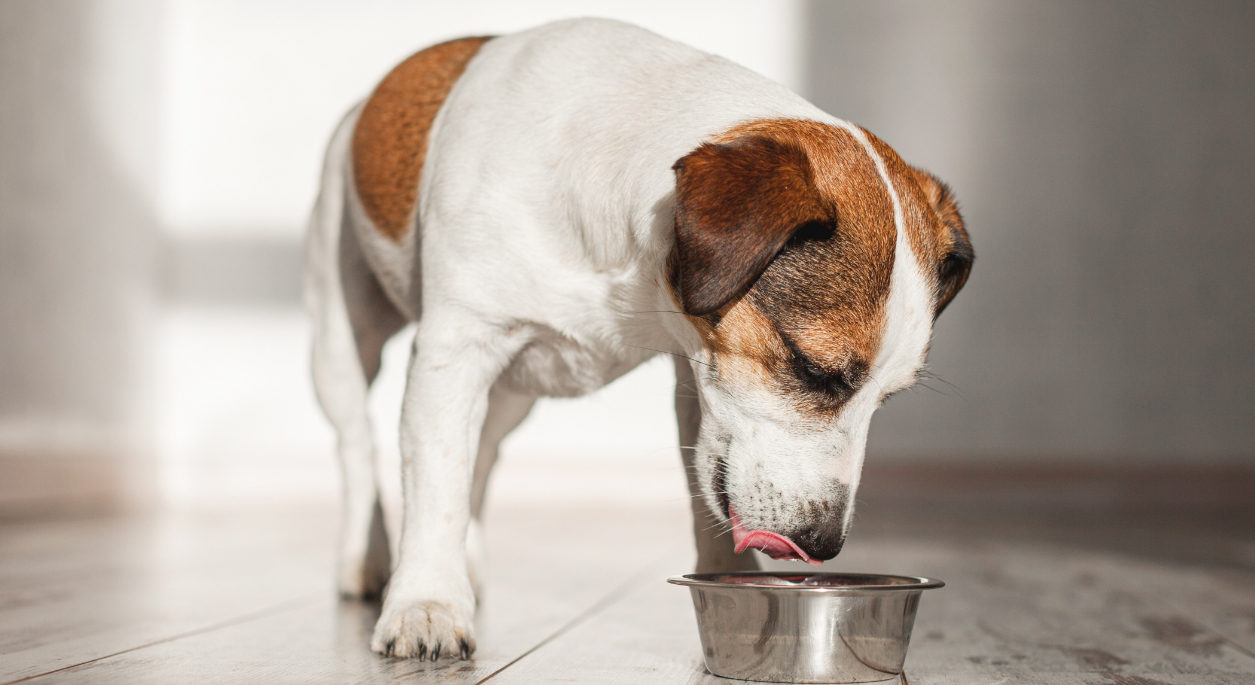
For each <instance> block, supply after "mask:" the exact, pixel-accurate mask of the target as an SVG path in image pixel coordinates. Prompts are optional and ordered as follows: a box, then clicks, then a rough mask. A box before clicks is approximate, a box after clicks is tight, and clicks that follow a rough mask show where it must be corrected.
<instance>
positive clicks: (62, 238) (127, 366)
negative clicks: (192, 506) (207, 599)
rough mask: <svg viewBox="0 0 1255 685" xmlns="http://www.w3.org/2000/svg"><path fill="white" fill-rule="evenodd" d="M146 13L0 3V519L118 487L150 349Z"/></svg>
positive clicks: (151, 95)
mask: <svg viewBox="0 0 1255 685" xmlns="http://www.w3.org/2000/svg"><path fill="white" fill-rule="evenodd" d="M158 20H159V12H158V8H157V5H156V3H154V2H150V1H117V2H115V1H109V0H96V1H82V0H80V1H74V0H4V1H3V2H0V474H2V475H0V510H3V509H4V507H6V506H7V505H10V504H13V503H14V502H19V503H20V502H25V501H38V500H40V499H41V498H44V497H46V496H48V495H49V494H52V493H63V494H64V495H65V496H66V497H67V498H72V499H73V500H74V501H75V502H77V503H81V504H83V505H84V506H95V505H96V504H99V503H101V502H102V501H103V500H109V501H113V500H114V499H116V498H117V497H118V496H119V495H125V493H126V491H127V490H128V489H130V488H131V485H132V484H133V483H132V481H131V475H130V472H129V471H128V468H129V467H128V465H129V464H130V463H131V462H133V461H134V460H135V459H137V458H138V453H137V451H136V447H137V445H142V444H145V443H146V434H145V432H144V431H145V429H146V424H147V422H148V420H149V409H150V407H149V401H150V399H149V397H148V392H147V379H148V377H149V376H150V369H151V364H150V363H149V362H150V358H151V354H152V351H153V347H154V345H153V343H154V342H155V341H154V340H153V317H154V316H155V299H156V295H157V291H156V271H155V264H154V247H155V245H156V240H155V236H156V221H155V219H154V217H153V210H152V207H151V187H152V185H153V184H154V183H155V182H156V175H157V173H158V168H157V147H156V136H154V135H153V134H152V132H153V130H154V129H155V126H156V119H157V114H158V112H157V109H158V107H157V104H158V100H157V97H156V95H157V84H158V76H159V71H158V70H159V68H160V64H159V62H158V60H157V59H156V57H157V52H158V47H159V44H158V40H157V35H158V34H157V32H156V31H155V27H156V26H157V22H158ZM36 462H41V463H40V464H38V465H37V463H36ZM43 462H46V463H43Z"/></svg>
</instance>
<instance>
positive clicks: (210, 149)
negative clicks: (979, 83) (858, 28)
mask: <svg viewBox="0 0 1255 685" xmlns="http://www.w3.org/2000/svg"><path fill="white" fill-rule="evenodd" d="M167 7H168V15H167V27H166V29H165V32H166V41H167V58H166V60H165V61H164V71H165V81H166V84H167V92H166V93H165V98H164V102H165V107H166V117H165V122H166V124H165V137H166V147H165V167H166V169H167V174H166V179H167V185H166V187H165V189H164V192H163V196H162V216H163V218H164V219H165V223H166V225H167V226H168V227H169V228H170V229H171V230H173V231H176V232H181V233H193V234H194V233H203V232H223V231H226V232H246V233H250V234H255V233H256V232H258V231H272V232H278V233H282V234H288V235H290V234H294V233H295V232H298V231H299V230H300V227H301V226H302V225H303V222H304V220H305V212H306V210H307V207H308V206H309V203H310V201H311V200H312V197H313V193H314V185H315V179H316V172H317V168H318V164H319V162H320V160H321V155H322V150H323V147H324V145H325V143H326V140H327V137H328V135H329V134H330V132H331V130H332V128H333V127H334V126H335V124H336V122H338V121H339V119H340V117H341V116H343V114H344V112H345V111H347V110H348V108H349V107H350V106H351V105H352V104H353V103H355V102H357V101H358V100H360V99H362V98H364V97H365V96H366V95H368V94H369V93H370V91H371V89H372V88H373V87H374V84H375V83H377V82H378V81H379V79H380V78H382V76H383V75H384V74H385V73H387V71H388V70H389V69H391V68H392V67H393V66H394V65H395V64H396V63H397V62H399V61H401V60H402V59H404V58H405V57H407V56H408V55H410V54H412V53H413V52H415V51H417V50H418V49H419V48H422V47H425V46H427V45H430V44H432V43H435V42H439V41H441V40H445V39H448V38H453V37H458V36H464V35H491V34H500V33H507V32H512V31H517V30H521V29H524V28H528V27H531V26H535V25H538V24H541V23H544V22H547V21H552V20H555V19H562V18H569V17H575V16H603V17H611V18H618V19H623V20H626V21H631V22H634V23H637V24H640V25H642V26H645V27H647V28H650V29H653V30H654V31H657V32H659V33H661V34H663V35H666V36H669V37H672V38H675V39H677V40H681V41H684V42H687V43H689V44H691V45H695V46H697V47H699V48H702V49H705V50H709V51H711V52H715V53H718V54H721V55H724V56H726V57H728V58H731V59H733V60H734V61H738V62H740V63H742V64H745V65H747V66H749V67H751V68H753V69H756V70H758V71H760V72H761V73H763V74H766V75H767V76H770V77H772V78H775V79H777V80H779V81H781V82H783V83H785V84H787V85H790V86H794V87H796V86H797V85H799V84H800V77H801V62H800V60H801V57H802V54H803V46H802V44H801V43H800V41H799V36H800V35H801V33H802V27H801V23H800V22H801V13H802V3H801V2H800V0H686V1H685V2H668V1H665V0H634V1H632V2H607V1H605V0H601V1H595V0H594V1H589V0H535V1H528V2H510V1H501V0H496V1H485V0H467V1H462V2H447V1H443V0H442V1H437V2H430V1H428V2H415V1H413V0H369V1H365V2H343V1H340V0H215V1H212V2H211V1H207V0H172V1H171V2H170V3H169V4H168V5H167Z"/></svg>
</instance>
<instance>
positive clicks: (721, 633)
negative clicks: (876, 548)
mask: <svg viewBox="0 0 1255 685" xmlns="http://www.w3.org/2000/svg"><path fill="white" fill-rule="evenodd" d="M667 582H670V583H674V584H676V585H686V586H688V588H689V589H690V590H691V591H692V593H693V606H694V608H695V609H696V610H697V625H698V629H699V630H700V632H701V638H702V652H703V656H704V658H705V661H706V668H707V669H708V670H709V671H710V672H711V673H713V674H715V675H717V676H722V677H725V678H737V679H740V680H759V681H767V682H774V683H869V682H876V681H880V680H889V679H892V678H896V677H897V676H898V674H900V673H901V672H902V662H903V661H905V660H906V648H907V644H908V643H909V642H910V639H911V628H912V626H914V624H915V610H916V609H917V608H918V606H919V596H920V593H921V592H922V591H924V590H928V589H932V588H939V587H942V586H943V585H944V583H942V582H941V581H939V580H931V579H928V578H915V577H911V576H887V575H873V574H863V573H813V574H806V573H798V574H788V573H767V572H758V573H699V574H690V575H684V576H674V577H672V578H669V579H668V581H667Z"/></svg>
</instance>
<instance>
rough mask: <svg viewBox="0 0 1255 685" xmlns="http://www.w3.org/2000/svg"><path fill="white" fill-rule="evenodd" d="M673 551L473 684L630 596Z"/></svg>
mask: <svg viewBox="0 0 1255 685" xmlns="http://www.w3.org/2000/svg"><path fill="white" fill-rule="evenodd" d="M675 551H676V550H675V549H669V550H667V551H666V552H664V553H662V554H660V555H658V556H657V557H655V558H654V559H652V560H650V561H649V562H648V563H646V564H645V565H643V566H641V568H640V570H638V571H637V572H636V573H633V574H632V575H631V576H628V578H627V579H625V580H624V581H622V582H621V583H619V584H618V585H616V586H614V587H613V588H611V589H610V591H609V592H607V593H606V594H604V595H602V596H601V598H600V599H598V600H597V601H596V602H593V603H592V604H591V605H589V607H588V608H587V609H585V610H583V611H581V612H580V613H578V614H576V615H575V616H574V617H572V618H571V620H569V621H567V622H566V623H564V624H562V625H561V626H559V627H558V628H557V629H556V630H554V631H553V632H552V633H550V634H549V635H547V636H545V637H544V638H542V639H541V640H540V641H539V642H537V643H536V644H535V645H532V646H531V647H530V648H528V649H527V650H526V651H524V652H523V653H522V654H520V655H518V656H516V657H514V658H513V659H511V660H510V661H508V662H506V663H505V664H504V665H502V666H501V667H500V668H498V669H497V670H495V671H493V672H492V673H489V674H488V675H486V676H484V677H483V678H482V679H480V680H477V681H476V682H475V685H483V683H486V682H488V681H489V680H492V679H493V678H495V677H497V676H498V675H501V673H503V672H504V671H505V670H506V669H507V668H510V667H511V666H513V665H515V664H517V663H519V662H520V661H522V660H523V659H526V658H527V657H529V656H531V655H532V654H534V653H535V652H537V651H538V650H540V649H541V648H542V647H544V646H545V645H547V644H549V643H551V642H553V641H554V640H557V639H558V638H560V637H562V636H563V635H565V634H566V633H568V632H570V631H571V630H572V629H574V628H575V627H576V626H578V625H580V624H581V623H584V622H585V621H587V620H588V619H590V618H592V617H594V616H596V615H597V614H599V613H601V612H603V611H605V610H606V609H609V608H610V607H611V606H613V605H615V604H616V603H618V602H619V601H620V600H622V599H624V598H626V597H627V596H628V595H630V594H632V592H633V591H635V590H636V589H637V588H639V587H641V586H642V585H644V584H645V583H646V582H647V581H648V575H649V574H650V573H651V572H652V571H653V569H654V567H655V566H658V565H659V563H660V562H662V561H663V560H664V559H666V558H668V557H670V556H672V555H674V554H675Z"/></svg>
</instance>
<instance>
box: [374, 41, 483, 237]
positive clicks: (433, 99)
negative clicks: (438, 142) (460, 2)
mask: <svg viewBox="0 0 1255 685" xmlns="http://www.w3.org/2000/svg"><path fill="white" fill-rule="evenodd" d="M488 40H489V38H485V37H480V38H460V39H458V40H451V41H449V42H447V43H441V44H439V45H433V46H432V47H429V48H427V49H426V50H423V51H421V52H419V53H417V54H415V55H413V56H411V57H410V58H408V59H406V60H405V61H404V62H401V63H400V64H398V65H397V66H396V68H394V69H393V70H392V71H391V72H389V73H388V75H387V76H385V77H384V79H383V81H381V82H380V83H379V86H378V87H376V88H375V92H374V93H372V94H371V96H370V99H369V100H367V101H366V105H365V106H364V107H363V108H362V113H361V116H360V117H359V118H358V121H357V128H356V130H354V132H353V181H354V184H355V186H356V188H357V195H358V197H359V198H360V199H361V202H362V208H363V209H364V210H365V212H366V216H368V217H369V218H370V220H371V221H372V222H373V223H374V224H375V227H376V228H377V229H378V230H379V232H380V233H382V234H383V235H385V236H386V237H387V238H388V239H390V240H392V241H393V242H398V243H399V242H401V240H402V239H404V238H405V235H406V233H408V232H409V230H410V226H412V225H413V223H414V212H415V209H416V207H417V205H418V184H419V177H420V175H421V173H422V170H423V160H424V159H426V157H427V134H428V132H429V131H430V130H431V123H432V120H433V119H435V117H436V112H438V111H440V106H441V105H442V104H444V101H445V98H446V97H447V96H448V95H449V91H450V90H452V88H453V84H454V83H456V82H457V80H458V77H460V76H461V75H462V72H463V71H465V70H466V65H467V63H468V62H470V60H471V58H472V57H474V56H475V54H476V53H477V52H478V51H479V48H480V47H481V46H482V45H483V44H484V43H485V42H487V41H488Z"/></svg>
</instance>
